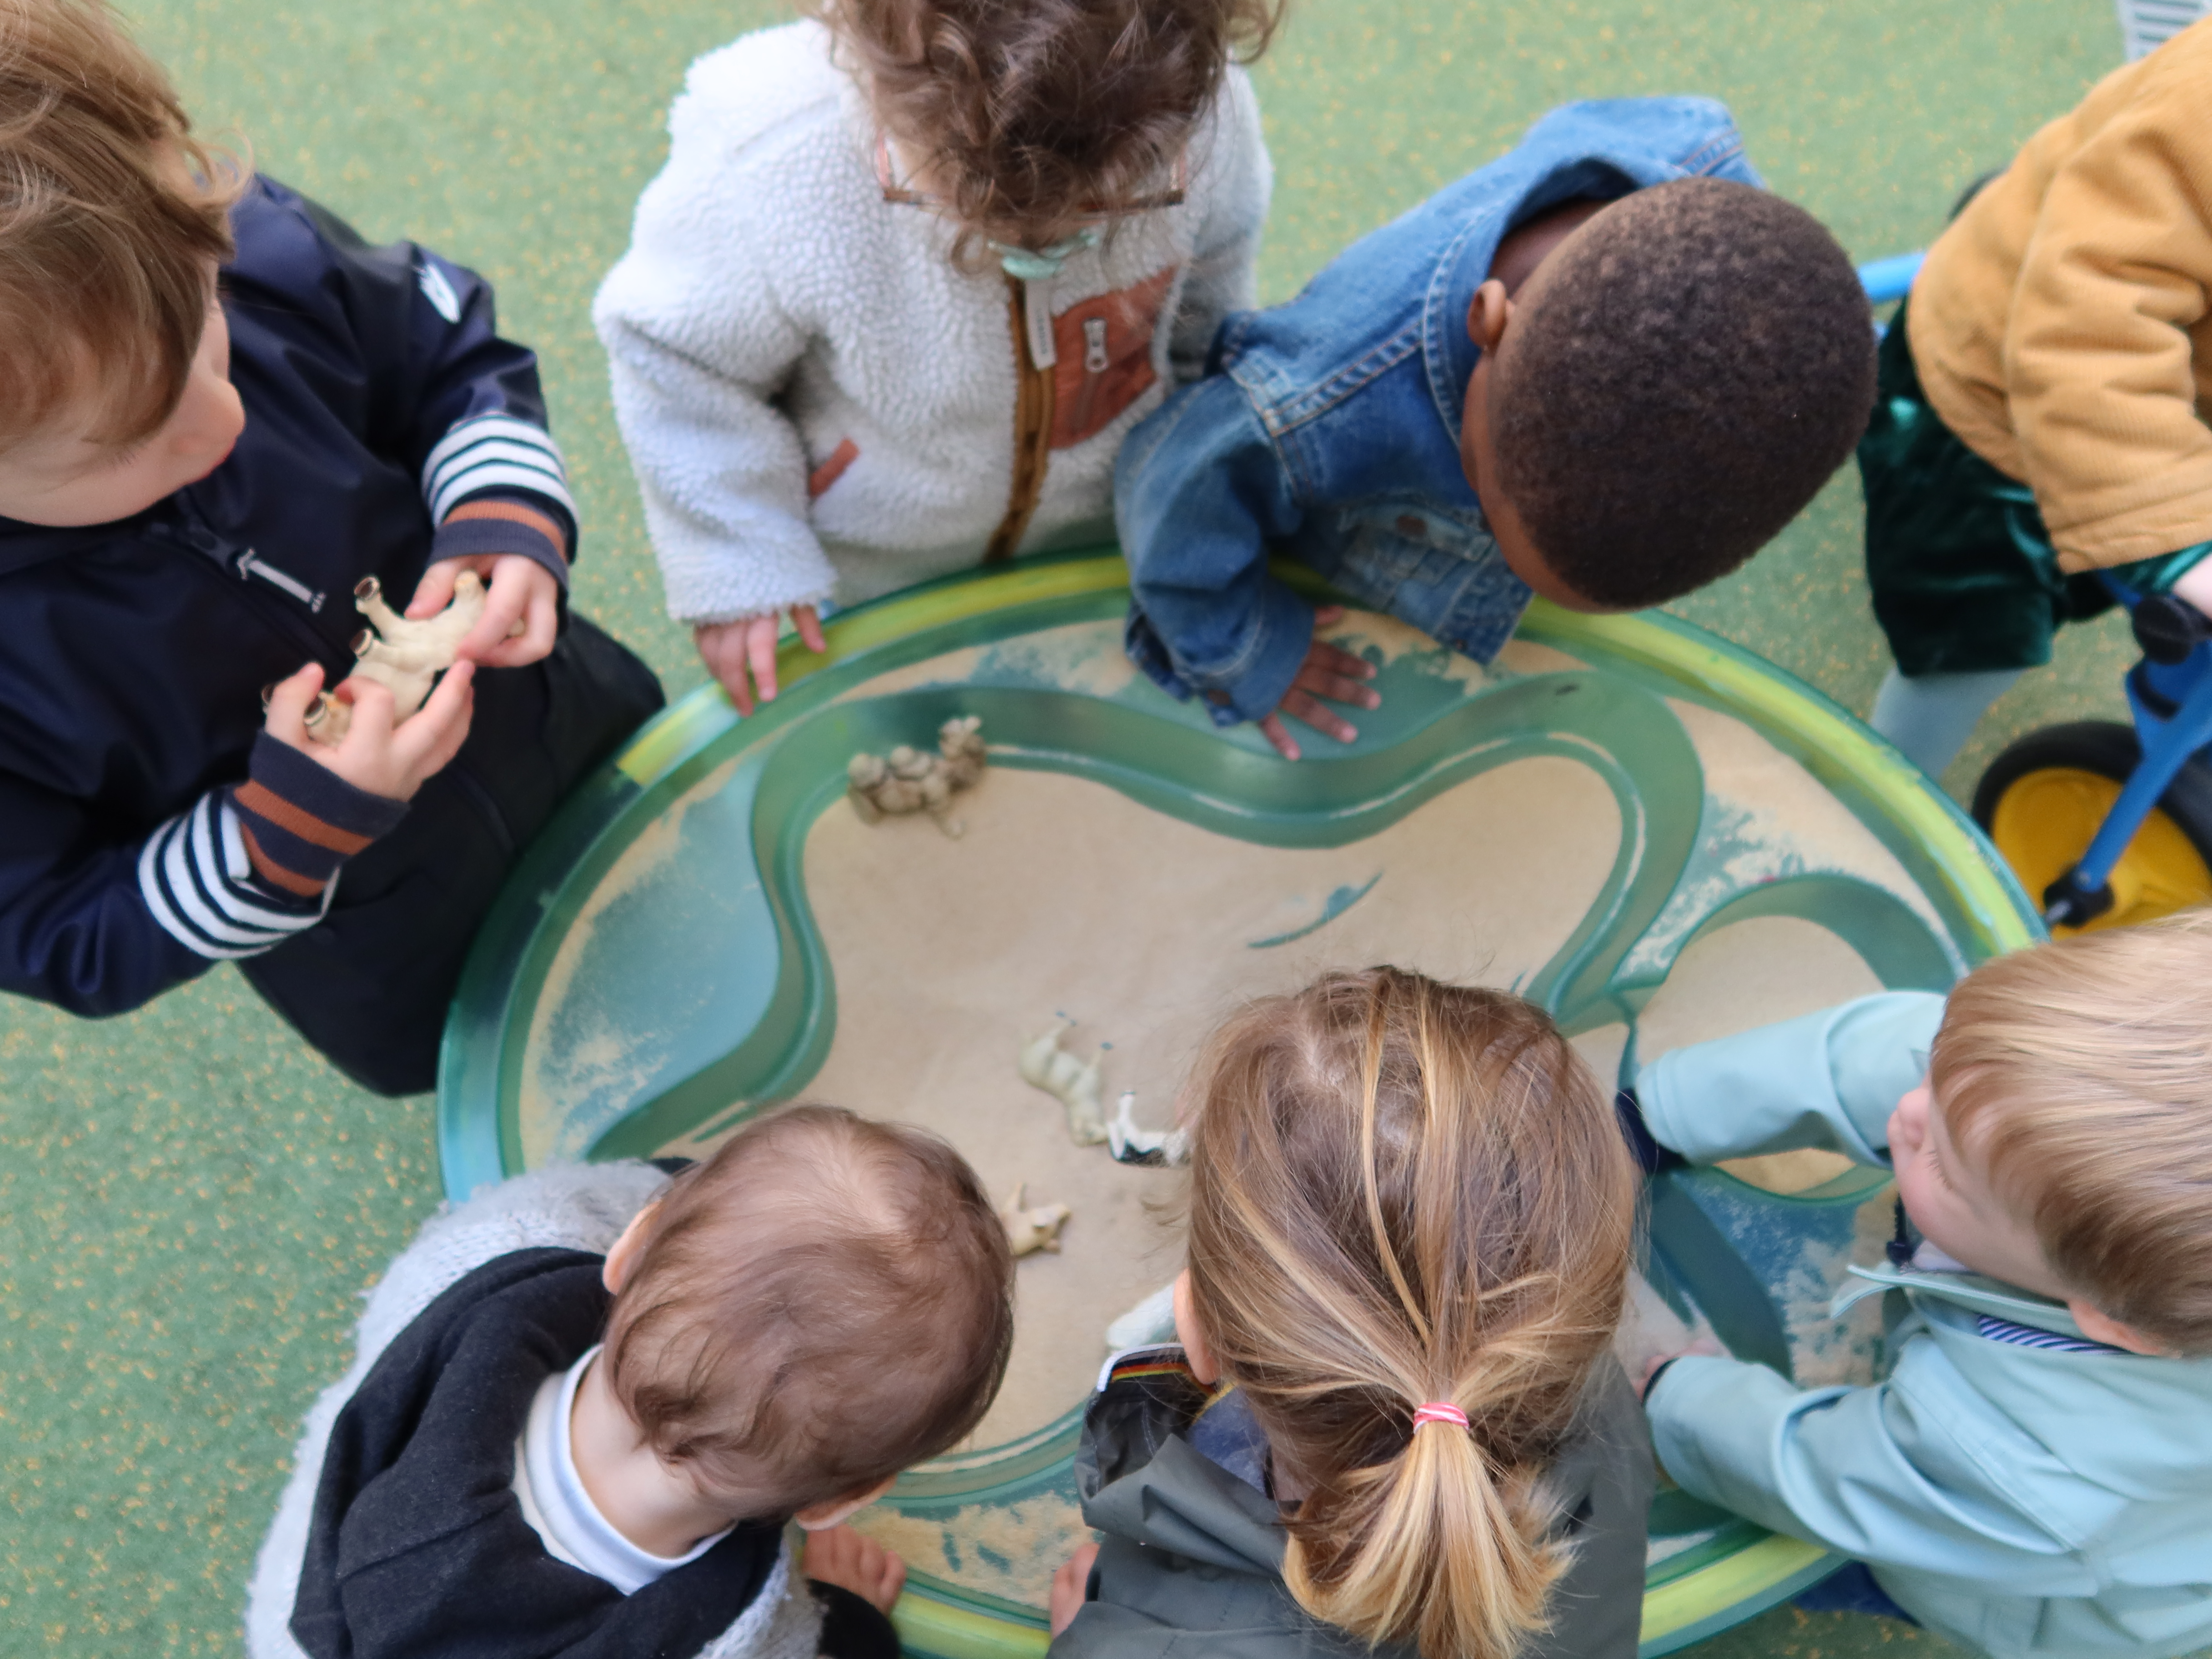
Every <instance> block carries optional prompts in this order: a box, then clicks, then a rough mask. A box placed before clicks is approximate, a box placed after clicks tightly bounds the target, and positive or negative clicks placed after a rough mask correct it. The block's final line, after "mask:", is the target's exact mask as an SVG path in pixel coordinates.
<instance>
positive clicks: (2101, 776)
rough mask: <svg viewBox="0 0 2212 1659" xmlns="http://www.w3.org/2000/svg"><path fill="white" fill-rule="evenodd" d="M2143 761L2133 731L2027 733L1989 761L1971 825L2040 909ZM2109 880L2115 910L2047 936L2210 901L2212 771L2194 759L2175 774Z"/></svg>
mask: <svg viewBox="0 0 2212 1659" xmlns="http://www.w3.org/2000/svg"><path fill="white" fill-rule="evenodd" d="M2140 754H2141V747H2140V745H2139V744H2138V743H2137V741H2136V734H2135V731H2134V729H2133V728H2132V727H2130V726H2122V725H2119V724H2118V723H2117V722H2114V721H2109V720H2082V721H2078V722H2075V723H2074V724H2072V725H2068V726H2049V727H2046V728H2045V729H2044V730H2042V731H2039V732H2030V733H2029V734H2028V735H2027V737H2025V738H2021V740H2020V741H2019V742H2017V743H2015V744H2013V745H2012V746H2011V747H2010V748H2008V749H2007V750H2005V751H2004V752H2003V753H2002V754H2001V755H1999V756H1998V757H1997V758H1996V761H1995V762H1994V763H1991V765H1990V769H1989V770H1988V771H1987V772H1986V773H1984V775H1983V776H1982V781H1981V786H1980V787H1978V789H1977V790H1976V791H1975V792H1974V817H1975V820H1976V822H1978V823H1980V824H1981V826H1982V827H1983V829H1986V830H1987V831H1988V832H1989V836H1990V840H1991V841H1992V842H1995V843H1996V849H1997V851H1998V852H1999V853H2001V854H2003V856H2004V860H2005V862H2006V863H2007V864H2008V865H2010V866H2012V871H2013V873H2014V874H2015V875H2016V876H2018V877H2019V878H2020V884H2021V886H2023V887H2025V888H2026V889H2027V892H2028V896H2029V897H2031V898H2033V899H2036V900H2038V901H2040V899H2041V897H2042V896H2043V893H2044V891H2045V889H2047V888H2048V887H2049V886H2050V885H2051V884H2052V883H2053V882H2055V881H2057V879H2058V878H2059V877H2061V876H2063V875H2064V874H2065V873H2066V872H2067V871H2069V870H2070V869H2072V868H2073V867H2074V866H2075V863H2077V862H2078V861H2079V860H2080V859H2081V854H2084V853H2085V852H2087V850H2088V848H2089V842H2090V841H2091V839H2092V838H2093V837H2094V836H2095V835H2096V833H2097V829H2098V827H2099V826H2100V825H2101V824H2102V823H2104V821H2105V816H2106V813H2108V812H2110V811H2112V803H2113V802H2114V801H2116V800H2118V799H2119V794H2120V787H2121V785H2122V784H2123V783H2124V782H2125V781H2126V780H2127V777H2128V775H2129V773H2130V772H2131V771H2132V770H2133V769H2134V768H2135V764H2136V759H2137V758H2138V757H2139V756H2140ZM2111 880H2112V908H2110V909H2109V910H2107V911H2106V912H2105V913H2104V914H2103V915H2100V916H2098V917H2097V918H2095V919H2094V920H2093V921H2089V922H2087V923H2086V924H2085V925H2084V926H2082V927H2079V928H2073V927H2057V928H2053V929H2052V930H2051V931H2052V932H2053V933H2057V934H2059V935H2062V936H2063V935H2064V934H2068V933H2088V932H2092V931H2093V930H2095V929H2097V928H2100V927H2130V926H2133V925H2134V924H2136V923H2137V922H2144V921H2155V920H2156V919H2157V918H2158V917H2160V916H2167V915H2172V914H2173V913H2174V912H2175V911H2177V910H2185V909H2188V908H2191V907H2192V906H2195V905H2199V904H2203V903H2206V902H2212V772H2208V771H2207V770H2206V769H2205V768H2204V767H2203V765H2201V764H2200V763H2196V762H2193V761H2192V762H2191V763H2190V764H2189V765H2187V766H2185V767H2184V768H2183V769H2182V773H2181V775H2179V777H2177V778H2176V779H2175V780H2174V781H2173V783H2172V785H2171V786H2169V787H2168V788H2167V790H2166V794H2165V795H2164V797H2163V798H2161V799H2160V802H2159V805H2158V806H2157V807H2155V808H2154V809H2153V811H2152V812H2151V815H2150V817H2148V818H2147V819H2146V820H2144V823H2143V826H2142V829H2138V830H2137V831H2136V836H2135V839H2134V840H2133V841H2131V842H2129V843H2128V848H2127V851H2126V852H2124V853H2123V854H2121V855H2120V860H2119V862H2118V864H2117V865H2116V866H2114V867H2113V870H2112V878H2111Z"/></svg>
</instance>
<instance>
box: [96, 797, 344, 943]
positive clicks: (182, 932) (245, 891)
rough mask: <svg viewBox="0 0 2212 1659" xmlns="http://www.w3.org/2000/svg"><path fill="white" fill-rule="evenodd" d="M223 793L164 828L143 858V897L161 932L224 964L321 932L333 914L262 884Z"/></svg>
mask: <svg viewBox="0 0 2212 1659" xmlns="http://www.w3.org/2000/svg"><path fill="white" fill-rule="evenodd" d="M227 793H228V792H226V791H223V790H216V791H213V792H212V793H209V794H205V795H203V796H201V797H200V799H199V802H198V804H197V805H195V806H194V807H192V809H191V811H187V812H180V813H179V814H178V815H177V816H176V817H173V818H171V819H170V820H169V821H168V822H167V823H165V824H163V825H162V826H161V828H160V829H156V830H155V832H154V833H153V835H152V836H151V837H149V839H148V841H147V842H146V846H145V849H144V850H143V852H141V853H140V854H139V855H138V891H139V894H140V896H143V898H144V899H145V901H146V908H148V909H149V910H151V911H152V912H153V913H154V920H155V921H156V922H158V923H159V924H161V930H162V931H163V932H164V933H167V934H168V935H169V936H170V937H171V938H173V939H176V940H177V941H178V942H179V943H180V944H182V945H184V946H185V949H186V950H189V951H194V952H196V953H197V954H198V955H200V956H204V957H216V958H218V959H221V958H224V957H257V956H259V955H260V954H261V953H262V952H263V951H266V950H269V949H270V948H271V947H272V946H275V945H282V944H283V942H284V941H285V940H286V939H289V938H291V937H292V935H293V934H295V933H300V932H302V931H303V930H305V929H307V928H309V927H313V926H314V925H315V924H316V923H317V922H318V921H321V920H322V919H323V913H324V912H325V910H327V909H329V908H330V903H331V893H332V891H334V889H333V888H331V887H328V886H326V887H325V888H324V889H323V890H322V891H321V893H320V894H319V895H318V896H317V897H316V898H315V900H314V901H313V902H308V901H307V900H306V899H305V898H304V896H294V895H292V894H289V893H283V892H277V891H272V890H270V889H269V888H267V887H266V886H264V884H262V883H261V882H260V881H259V880H258V879H257V878H256V875H255V872H254V868H253V863H252V858H251V857H250V855H249V854H247V852H246V838H245V827H244V825H243V824H242V823H240V820H239V815H238V812H237V810H236V809H235V808H234V807H233V806H232V805H231V804H230V802H229V801H228V799H225V796H226V794H227Z"/></svg>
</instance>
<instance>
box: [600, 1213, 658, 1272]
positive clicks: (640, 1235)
mask: <svg viewBox="0 0 2212 1659" xmlns="http://www.w3.org/2000/svg"><path fill="white" fill-rule="evenodd" d="M659 1209H660V1200H659V1199H657V1198H656V1199H654V1200H653V1202H652V1203H650V1204H648V1205H647V1206H645V1207H644V1208H643V1209H641V1210H640V1211H639V1212H637V1213H636V1214H635V1215H634V1216H632V1217H631V1218H629V1226H627V1227H625V1228H623V1230H622V1237H620V1238H617V1240H615V1242H614V1243H613V1244H612V1245H611V1247H610V1248H609V1249H608V1250H607V1260H606V1265H605V1267H601V1268H600V1269H599V1283H600V1284H602V1285H605V1286H606V1287H607V1290H608V1291H609V1293H610V1294H611V1295H616V1296H619V1295H620V1294H621V1293H622V1287H623V1285H627V1284H628V1283H629V1276H630V1274H631V1273H633V1272H635V1270H636V1267H637V1259H638V1257H640V1256H641V1255H644V1254H645V1241H646V1240H647V1238H649V1237H652V1234H653V1217H654V1216H655V1215H656V1214H658V1213H659Z"/></svg>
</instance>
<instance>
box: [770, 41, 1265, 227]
mask: <svg viewBox="0 0 2212 1659" xmlns="http://www.w3.org/2000/svg"><path fill="white" fill-rule="evenodd" d="M801 9H802V10H804V11H805V12H806V13H807V14H809V15H812V16H815V17H817V18H819V19H820V20H821V21H823V23H824V24H826V25H827V26H828V27H829V29H830V31H831V32H832V33H834V34H835V35H836V38H837V42H838V46H839V48H840V51H841V54H842V56H843V57H844V58H846V59H847V61H848V64H849V65H850V67H851V68H852V69H853V70H855V71H856V72H857V73H858V74H859V76H860V80H861V83H862V85H863V86H864V87H865V88H866V90H867V92H868V94H869V97H870V99H871V100H872V103H873V106H874V108H875V111H876V114H877V117H878V119H879V120H881V121H882V122H883V123H884V125H885V126H886V127H887V128H889V129H890V132H891V134H892V136H893V137H896V138H897V139H899V140H900V141H901V143H902V144H904V145H910V146H913V147H915V148H916V149H919V150H920V152H921V158H924V159H926V161H927V165H928V166H929V167H930V169H931V170H932V171H933V173H935V174H936V175H937V176H938V177H939V179H942V180H943V181H944V185H945V189H946V191H947V192H948V201H947V206H948V208H949V210H951V215H952V216H953V217H954V218H955V219H957V221H958V222H959V223H960V224H961V225H962V226H963V228H965V229H966V231H967V232H968V234H969V236H970V237H975V236H980V237H981V238H983V239H985V240H988V241H992V242H996V243H1000V244H1002V245H1004V246H1009V247H1030V248H1042V247H1048V246H1051V245H1052V244H1054V243H1055V242H1058V241H1060V240H1062V239H1064V238H1066V236H1068V235H1070V234H1073V232H1074V231H1075V230H1077V229H1078V228H1079V227H1081V226H1082V225H1083V224H1085V222H1089V221H1091V220H1094V219H1097V218H1098V217H1100V216H1109V215H1111V214H1113V213H1115V212H1116V211H1118V210H1122V209H1124V208H1126V207H1127V206H1128V205H1129V204H1131V203H1132V202H1133V201H1134V200H1136V199H1137V198H1139V197H1144V196H1146V195H1148V194H1152V193H1154V192H1157V191H1159V190H1160V189H1161V188H1162V187H1163V185H1165V184H1166V183H1167V182H1168V181H1169V180H1170V179H1171V177H1172V176H1173V174H1174V172H1175V169H1176V161H1177V160H1178V158H1179V157H1181V155H1182V152H1183V147H1184V146H1185V144H1186V143H1188V142H1189V138H1190V135H1191V131H1192V129H1193V127H1194V125H1195V124H1196V122H1197V120H1198V118H1199V117H1200V115H1201V114H1202V113H1203V112H1205V111H1206V107H1207V106H1209V105H1210V104H1212V101H1213V99H1214V95H1215V94H1216V93H1217V92H1218V91H1219V89H1220V87H1221V82H1222V77H1223V76H1224V74H1225V72H1226V70H1227V68H1228V65H1229V62H1230V59H1231V56H1232V55H1235V56H1237V57H1239V58H1242V59H1243V61H1246V62H1249V61H1250V60H1251V59H1252V58H1257V57H1258V56H1259V55H1260V53H1261V52H1262V51H1263V50H1265V48H1266V46H1267V40H1268V39H1269V37H1270V36H1271V35H1272V34H1273V33H1274V29H1275V25H1276V23H1277V21H1279V17H1280V15H1281V0H802V3H801Z"/></svg>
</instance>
